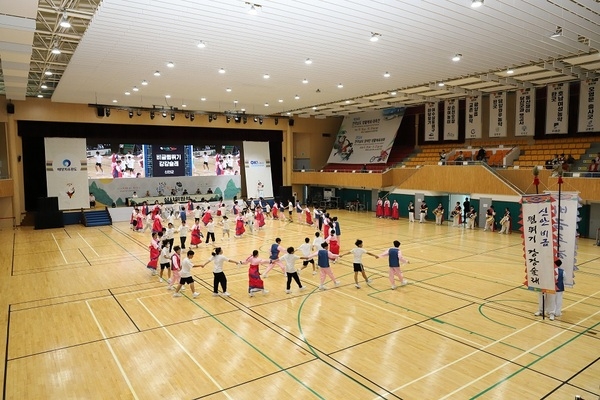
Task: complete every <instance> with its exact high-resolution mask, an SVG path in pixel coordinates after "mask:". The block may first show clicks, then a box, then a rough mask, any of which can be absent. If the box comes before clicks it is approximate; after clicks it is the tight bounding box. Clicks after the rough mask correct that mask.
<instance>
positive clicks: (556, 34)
mask: <svg viewBox="0 0 600 400" xmlns="http://www.w3.org/2000/svg"><path fill="white" fill-rule="evenodd" d="M562 34H563V29H562V26H557V27H556V30H555V31H554V33H553V34H552V35H550V38H552V39H556V38H559V37H561V36H562Z"/></svg>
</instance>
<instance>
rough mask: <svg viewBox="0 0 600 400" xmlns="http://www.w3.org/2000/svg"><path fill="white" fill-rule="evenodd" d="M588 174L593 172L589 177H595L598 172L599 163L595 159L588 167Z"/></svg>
mask: <svg viewBox="0 0 600 400" xmlns="http://www.w3.org/2000/svg"><path fill="white" fill-rule="evenodd" d="M588 172H591V173H590V174H588V176H595V174H596V173H597V172H598V163H597V162H596V159H595V158H594V159H592V162H591V163H590V166H589V167H588Z"/></svg>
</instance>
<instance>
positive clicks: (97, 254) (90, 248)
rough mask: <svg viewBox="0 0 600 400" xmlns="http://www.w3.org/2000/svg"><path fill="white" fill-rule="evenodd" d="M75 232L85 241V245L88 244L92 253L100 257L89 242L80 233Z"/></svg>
mask: <svg viewBox="0 0 600 400" xmlns="http://www.w3.org/2000/svg"><path fill="white" fill-rule="evenodd" d="M77 234H78V235H79V237H80V238H81V240H83V241H84V242H85V244H87V245H88V247H89V248H90V249H92V251H93V252H94V254H96V255H97V256H98V257H100V254H98V253H96V250H94V248H93V247H92V246H90V244H89V243H88V242H87V240H85V239H84V238H83V236H81V233H77Z"/></svg>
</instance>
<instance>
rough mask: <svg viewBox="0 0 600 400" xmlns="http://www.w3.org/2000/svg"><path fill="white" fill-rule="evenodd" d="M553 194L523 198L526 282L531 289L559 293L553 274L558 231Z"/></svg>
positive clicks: (522, 219) (522, 223)
mask: <svg viewBox="0 0 600 400" xmlns="http://www.w3.org/2000/svg"><path fill="white" fill-rule="evenodd" d="M551 201H552V198H551V196H550V194H540V195H525V196H522V197H521V221H520V222H521V226H522V228H521V230H522V235H521V238H522V239H523V253H524V258H525V282H524V285H525V286H527V288H528V289H530V290H538V291H543V292H548V293H554V292H555V291H556V275H555V271H554V259H555V258H554V257H555V247H554V243H555V242H554V239H555V237H554V236H555V235H554V234H555V232H554V231H553V208H552V203H551Z"/></svg>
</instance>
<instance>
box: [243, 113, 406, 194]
mask: <svg viewBox="0 0 600 400" xmlns="http://www.w3.org/2000/svg"><path fill="white" fill-rule="evenodd" d="M404 111H405V108H403V107H391V108H386V109H384V110H377V111H365V112H361V113H357V114H351V115H348V116H346V117H344V120H343V121H342V125H341V126H340V130H339V131H338V134H337V136H336V138H335V141H334V142H333V149H331V153H329V158H328V159H327V163H329V164H331V163H340V164H376V163H386V162H387V159H388V157H389V155H390V151H391V150H392V146H393V145H394V140H396V133H397V132H398V128H399V127H400V123H401V122H402V117H403V116H404ZM246 179H248V178H246ZM248 193H254V192H253V191H252V192H248Z"/></svg>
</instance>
